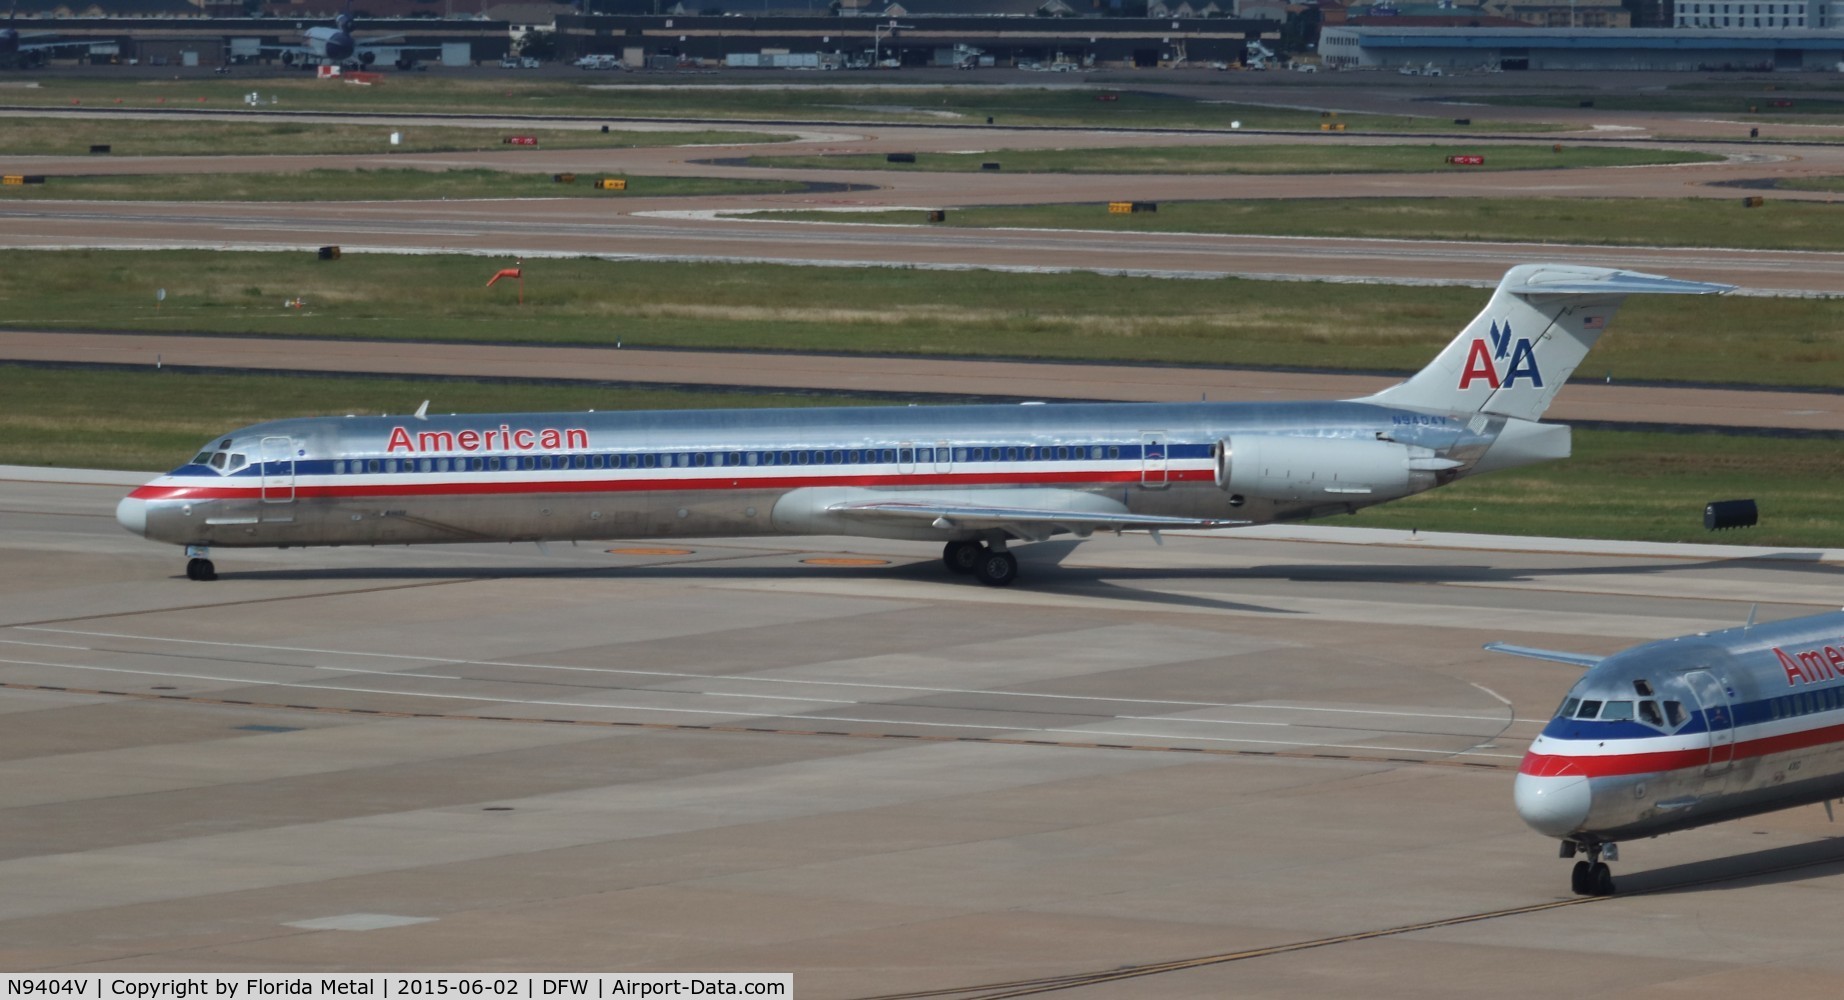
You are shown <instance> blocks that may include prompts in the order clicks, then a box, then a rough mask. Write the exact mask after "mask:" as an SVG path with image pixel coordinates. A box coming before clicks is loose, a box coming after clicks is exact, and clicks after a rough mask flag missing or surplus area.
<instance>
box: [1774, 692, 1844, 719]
mask: <svg viewBox="0 0 1844 1000" xmlns="http://www.w3.org/2000/svg"><path fill="white" fill-rule="evenodd" d="M1769 704H1770V708H1771V711H1772V713H1773V717H1774V718H1776V719H1790V718H1794V717H1795V716H1800V715H1812V714H1814V713H1817V712H1831V711H1836V710H1837V709H1838V708H1839V707H1841V706H1844V694H1841V693H1840V691H1839V689H1838V688H1834V687H1833V688H1824V689H1821V690H1818V691H1801V692H1799V693H1798V694H1789V695H1783V696H1781V697H1779V698H1772V699H1769Z"/></svg>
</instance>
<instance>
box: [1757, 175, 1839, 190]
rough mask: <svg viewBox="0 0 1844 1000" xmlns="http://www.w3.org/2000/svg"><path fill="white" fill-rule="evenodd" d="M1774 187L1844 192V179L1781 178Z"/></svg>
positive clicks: (1775, 182)
mask: <svg viewBox="0 0 1844 1000" xmlns="http://www.w3.org/2000/svg"><path fill="white" fill-rule="evenodd" d="M1774 187H1776V188H1784V189H1786V190H1788V191H1844V177H1781V178H1778V179H1776V180H1775V181H1774Z"/></svg>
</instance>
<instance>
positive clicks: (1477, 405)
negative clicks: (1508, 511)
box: [1359, 264, 1734, 420]
mask: <svg viewBox="0 0 1844 1000" xmlns="http://www.w3.org/2000/svg"><path fill="white" fill-rule="evenodd" d="M1733 288H1734V286H1733V285H1715V284H1709V283H1706V282H1701V281H1679V280H1676V279H1674V278H1665V277H1660V276H1658V275H1655V274H1640V273H1638V272H1636V271H1617V270H1613V269H1610V268H1604V267H1581V266H1577V265H1573V264H1520V265H1518V266H1517V267H1514V268H1512V269H1511V270H1509V271H1506V272H1505V277H1504V280H1502V281H1500V282H1499V283H1498V288H1497V290H1496V291H1494V292H1493V293H1492V299H1491V301H1489V302H1487V303H1486V307H1485V311H1484V312H1481V313H1480V314H1479V315H1478V316H1477V317H1475V318H1474V319H1473V321H1472V322H1471V323H1469V324H1467V326H1466V329H1464V330H1462V331H1461V332H1460V335H1459V336H1458V337H1456V338H1454V340H1453V342H1452V343H1450V344H1448V345H1447V349H1446V350H1443V351H1442V352H1441V353H1440V355H1439V356H1438V357H1436V358H1435V359H1434V361H1433V362H1431V363H1430V364H1429V365H1428V367H1426V368H1423V369H1422V370H1421V371H1420V372H1417V373H1416V374H1415V376H1414V377H1413V378H1410V379H1409V380H1408V381H1406V382H1401V383H1398V384H1396V385H1393V386H1390V387H1389V388H1387V389H1385V390H1383V391H1382V392H1379V393H1377V394H1376V395H1374V396H1367V397H1365V398H1363V399H1362V400H1359V402H1364V403H1378V404H1382V405H1385V406H1406V407H1413V408H1415V409H1424V410H1441V411H1445V412H1449V413H1490V414H1494V415H1497V416H1505V417H1516V418H1519V419H1522V420H1536V419H1537V418H1539V417H1541V416H1542V415H1543V411H1544V410H1547V409H1549V404H1550V401H1551V400H1552V399H1555V398H1556V391H1557V390H1558V389H1561V388H1562V383H1564V382H1566V381H1568V378H1569V376H1570V375H1572V374H1574V373H1575V368H1576V366H1577V365H1580V364H1581V362H1582V359H1583V358H1585V357H1587V355H1588V349H1589V348H1591V347H1593V346H1594V342H1595V341H1597V340H1599V339H1600V337H1601V333H1602V331H1604V330H1606V329H1607V325H1608V324H1609V323H1611V322H1613V317H1614V313H1615V312H1616V311H1617V310H1618V309H1619V308H1620V303H1622V302H1624V301H1625V300H1626V297H1627V296H1628V295H1638V294H1672V295H1710V294H1716V293H1721V292H1726V291H1730V290H1732V289H1733Z"/></svg>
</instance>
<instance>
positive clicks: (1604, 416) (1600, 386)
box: [0, 330, 1844, 433]
mask: <svg viewBox="0 0 1844 1000" xmlns="http://www.w3.org/2000/svg"><path fill="white" fill-rule="evenodd" d="M0 360H6V361H25V362H41V363H63V362H76V363H80V364H98V365H132V366H142V367H153V366H155V365H170V366H175V367H194V368H207V369H233V370H247V371H258V372H261V371H273V372H288V373H300V372H328V373H353V374H387V375H406V376H427V375H439V376H462V377H469V378H528V379H563V380H587V381H600V382H612V383H635V384H665V385H686V386H732V387H744V388H755V389H808V390H817V391H828V392H863V393H879V394H884V393H887V394H894V395H911V394H935V395H940V396H943V397H950V398H967V397H997V398H1011V399H1045V400H1050V399H1074V400H1120V401H1129V402H1174V403H1176V402H1190V401H1193V400H1198V399H1210V400H1216V401H1218V402H1229V401H1241V402H1261V401H1267V400H1278V399H1308V400H1310V399H1354V398H1356V397H1358V396H1363V395H1368V394H1370V393H1373V392H1376V391H1378V390H1380V389H1383V388H1385V387H1387V386H1388V385H1390V384H1391V383H1393V382H1395V381H1398V379H1396V378H1394V377H1391V376H1381V375H1337V374H1330V373H1325V372H1267V371H1251V370H1243V369H1230V368H1211V367H1207V366H1201V365H1185V366H1170V367H1167V366H1153V365H1109V364H1072V363H1031V362H1022V361H982V360H948V359H940V358H899V357H882V356H868V357H851V356H842V355H821V354H792V353H789V354H756V353H749V352H742V351H665V350H630V349H616V348H611V347H530V346H520V345H506V344H457V343H426V342H413V341H404V342H394V341H375V340H317V339H309V338H296V337H188V336H183V335H177V334H108V333H71V332H49V331H26V330H0ZM430 392H431V394H432V395H439V393H440V390H439V388H437V387H431V389H430ZM438 409H439V406H438ZM1547 416H1548V418H1549V419H1551V420H1553V421H1557V422H1560V423H1568V422H1571V421H1577V422H1580V421H1593V422H1598V423H1605V424H1628V425H1632V424H1637V425H1655V426H1663V427H1699V428H1701V427H1729V428H1750V429H1791V430H1798V431H1816V432H1826V433H1837V432H1839V431H1844V395H1839V394H1837V393H1831V392H1784V391H1772V390H1756V389H1716V388H1699V387H1691V386H1629V385H1611V384H1607V383H1596V382H1594V381H1592V380H1589V379H1579V380H1576V381H1573V382H1570V383H1569V384H1568V385H1567V386H1565V387H1564V388H1563V390H1562V391H1561V392H1560V393H1559V394H1558V395H1557V397H1556V401H1555V403H1554V404H1553V405H1552V406H1551V408H1550V410H1549V412H1548V414H1547Z"/></svg>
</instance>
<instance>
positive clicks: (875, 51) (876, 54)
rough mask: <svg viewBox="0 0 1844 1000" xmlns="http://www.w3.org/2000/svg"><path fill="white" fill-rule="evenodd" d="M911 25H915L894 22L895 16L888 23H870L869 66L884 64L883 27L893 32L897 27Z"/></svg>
mask: <svg viewBox="0 0 1844 1000" xmlns="http://www.w3.org/2000/svg"><path fill="white" fill-rule="evenodd" d="M913 27H915V25H913V24H898V23H896V19H895V18H891V19H890V23H889V24H873V25H871V68H872V69H882V68H883V65H884V44H883V43H884V29H885V28H888V29H890V31H891V32H892V33H894V32H895V31H896V29H898V28H913Z"/></svg>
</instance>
